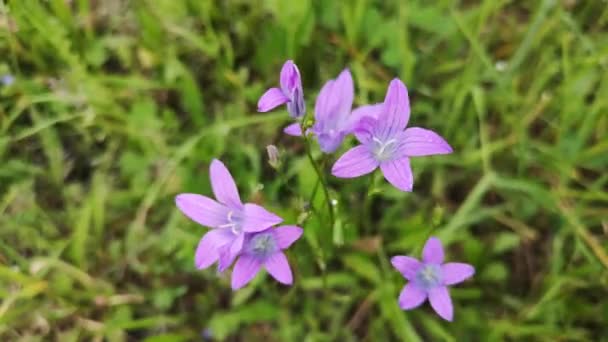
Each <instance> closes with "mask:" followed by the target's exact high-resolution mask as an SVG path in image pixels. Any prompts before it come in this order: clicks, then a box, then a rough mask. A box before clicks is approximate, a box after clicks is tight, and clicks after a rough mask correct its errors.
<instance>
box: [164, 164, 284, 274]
mask: <svg viewBox="0 0 608 342" xmlns="http://www.w3.org/2000/svg"><path fill="white" fill-rule="evenodd" d="M209 176H210V179H211V187H212V189H213V193H214V194H215V198H216V199H217V201H215V200H213V199H211V198H209V197H206V196H202V195H197V194H179V195H177V196H176V197H175V204H176V205H177V207H178V208H179V210H181V212H182V213H184V215H186V216H188V217H189V218H190V219H191V220H193V221H195V222H197V223H199V224H201V225H203V226H207V227H210V228H213V229H211V230H210V231H209V232H207V234H205V236H203V238H202V239H201V240H200V242H199V244H198V247H197V249H196V255H195V264H196V267H197V268H198V269H204V268H207V267H209V266H210V265H211V264H213V263H214V262H216V261H218V260H219V262H218V270H219V271H220V272H223V271H224V270H225V269H226V268H227V267H229V266H230V264H232V261H234V259H235V258H236V256H237V255H238V253H240V252H241V249H242V248H243V242H244V240H245V233H254V232H259V231H262V230H265V229H267V228H269V227H272V226H274V225H276V224H279V223H281V222H282V221H283V219H282V218H280V217H278V216H277V215H275V214H273V213H271V212H269V211H267V210H266V209H264V208H263V207H261V206H259V205H257V204H253V203H245V204H243V203H242V202H241V199H240V197H239V193H238V190H237V188H236V184H235V183H234V179H233V178H232V176H231V175H230V172H229V171H228V169H227V168H226V166H224V164H223V163H222V162H221V161H219V160H217V159H214V160H213V161H212V162H211V166H210V167H209Z"/></svg>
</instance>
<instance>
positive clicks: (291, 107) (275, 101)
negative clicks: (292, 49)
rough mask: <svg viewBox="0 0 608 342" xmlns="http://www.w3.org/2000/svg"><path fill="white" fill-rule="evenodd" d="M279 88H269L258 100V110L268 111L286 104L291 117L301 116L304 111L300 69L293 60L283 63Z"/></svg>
mask: <svg viewBox="0 0 608 342" xmlns="http://www.w3.org/2000/svg"><path fill="white" fill-rule="evenodd" d="M279 81H280V83H281V88H270V89H268V90H267V91H266V92H265V93H264V95H262V97H260V99H259V100H258V112H268V111H271V110H273V109H275V108H276V107H278V106H280V105H282V104H287V111H288V112H289V115H291V116H292V117H293V118H296V119H298V118H301V117H302V116H304V113H306V105H305V104H304V91H303V90H302V80H301V79H300V71H299V70H298V67H297V66H296V65H295V64H294V62H293V61H291V60H288V61H287V62H285V64H283V68H282V69H281V77H280V80H279Z"/></svg>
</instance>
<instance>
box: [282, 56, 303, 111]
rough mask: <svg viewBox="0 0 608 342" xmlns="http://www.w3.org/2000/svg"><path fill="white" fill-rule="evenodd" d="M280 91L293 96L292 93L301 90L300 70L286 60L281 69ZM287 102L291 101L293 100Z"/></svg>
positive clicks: (290, 61)
mask: <svg viewBox="0 0 608 342" xmlns="http://www.w3.org/2000/svg"><path fill="white" fill-rule="evenodd" d="M280 82H281V90H282V91H283V93H284V94H293V91H294V90H295V89H296V88H298V89H302V81H301V80H300V70H298V67H297V66H296V65H295V63H294V62H293V61H292V60H288V61H286V62H285V64H283V67H282V68H281V79H280ZM289 100H292V101H293V98H290V99H289Z"/></svg>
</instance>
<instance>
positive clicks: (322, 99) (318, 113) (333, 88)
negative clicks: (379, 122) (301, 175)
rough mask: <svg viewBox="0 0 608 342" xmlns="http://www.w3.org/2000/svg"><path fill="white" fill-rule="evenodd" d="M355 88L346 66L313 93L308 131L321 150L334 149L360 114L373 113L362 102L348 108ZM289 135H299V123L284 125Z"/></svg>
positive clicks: (352, 127) (351, 130) (371, 107)
mask: <svg viewBox="0 0 608 342" xmlns="http://www.w3.org/2000/svg"><path fill="white" fill-rule="evenodd" d="M354 94H355V89H354V85H353V78H352V76H351V74H350V71H349V70H348V69H345V70H343V71H342V72H341V73H340V75H338V78H336V79H335V80H329V81H327V83H325V85H324V86H323V88H321V91H320V92H319V96H318V97H317V101H316V103H315V124H314V125H313V126H312V128H311V130H310V132H311V133H312V134H314V135H315V136H316V138H317V141H318V142H319V146H320V148H321V150H322V151H323V152H325V153H332V152H334V151H335V150H336V149H337V148H338V147H339V146H340V144H341V143H342V141H343V140H344V137H346V136H347V135H348V134H350V133H352V132H353V129H354V128H355V127H356V126H357V124H358V123H359V121H360V120H361V118H363V117H364V116H367V115H373V114H375V113H374V109H375V108H376V107H374V106H365V107H361V108H358V109H357V110H354V111H352V112H351V107H352V105H353V98H354ZM285 133H287V134H289V135H294V136H299V135H302V129H301V127H300V123H294V124H292V125H290V126H288V127H287V128H285Z"/></svg>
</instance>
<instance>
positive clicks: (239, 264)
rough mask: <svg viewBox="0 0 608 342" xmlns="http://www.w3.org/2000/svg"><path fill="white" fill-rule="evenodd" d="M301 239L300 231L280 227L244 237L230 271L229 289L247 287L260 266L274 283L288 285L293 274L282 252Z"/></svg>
mask: <svg viewBox="0 0 608 342" xmlns="http://www.w3.org/2000/svg"><path fill="white" fill-rule="evenodd" d="M300 236H302V228H300V227H296V226H281V227H277V228H275V229H272V228H270V229H266V230H264V231H261V232H257V233H253V234H247V238H246V241H245V246H244V248H243V252H242V253H241V255H240V257H239V259H238V260H237V261H236V264H235V265H234V270H233V271H232V289H233V290H238V289H240V288H241V287H243V286H245V285H247V283H249V282H250V281H251V280H252V279H253V278H254V277H255V275H256V274H257V273H258V271H259V270H260V268H261V267H262V266H264V268H265V269H266V271H268V273H270V275H271V276H272V277H273V278H274V279H276V280H277V281H278V282H280V283H282V284H285V285H291V284H292V283H293V275H292V273H291V268H290V267H289V263H288V261H287V257H286V256H285V254H284V253H283V250H284V249H287V248H289V246H291V244H292V243H294V242H295V241H296V240H297V239H299V238H300Z"/></svg>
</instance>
